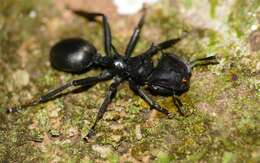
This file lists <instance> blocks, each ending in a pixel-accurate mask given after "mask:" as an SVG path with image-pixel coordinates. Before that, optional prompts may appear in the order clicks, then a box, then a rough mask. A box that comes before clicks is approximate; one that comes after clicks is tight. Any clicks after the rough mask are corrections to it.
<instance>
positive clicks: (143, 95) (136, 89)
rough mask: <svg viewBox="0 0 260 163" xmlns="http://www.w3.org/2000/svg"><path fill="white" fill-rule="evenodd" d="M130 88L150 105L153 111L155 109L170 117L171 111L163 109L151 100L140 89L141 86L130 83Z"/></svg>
mask: <svg viewBox="0 0 260 163" xmlns="http://www.w3.org/2000/svg"><path fill="white" fill-rule="evenodd" d="M130 88H131V89H132V90H133V91H134V92H135V93H136V94H137V95H138V96H140V97H141V98H142V99H143V100H144V101H145V102H147V103H148V104H149V106H150V107H151V109H155V110H157V111H159V112H161V113H163V114H166V115H168V116H169V115H170V113H169V111H168V110H167V109H165V108H162V107H161V106H160V105H159V104H157V102H155V101H154V100H153V99H152V98H150V97H149V96H148V95H146V94H145V92H144V91H143V90H142V89H141V88H140V86H139V85H136V84H134V83H130Z"/></svg>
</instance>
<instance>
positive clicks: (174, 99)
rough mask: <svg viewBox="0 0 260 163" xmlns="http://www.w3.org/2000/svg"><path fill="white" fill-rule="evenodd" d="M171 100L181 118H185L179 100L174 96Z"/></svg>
mask: <svg viewBox="0 0 260 163" xmlns="http://www.w3.org/2000/svg"><path fill="white" fill-rule="evenodd" d="M172 99H173V103H174V105H175V106H176V107H177V109H178V111H179V113H180V114H181V115H182V116H185V114H184V110H183V104H182V102H181V100H180V99H179V98H178V97H176V96H175V95H173V97H172Z"/></svg>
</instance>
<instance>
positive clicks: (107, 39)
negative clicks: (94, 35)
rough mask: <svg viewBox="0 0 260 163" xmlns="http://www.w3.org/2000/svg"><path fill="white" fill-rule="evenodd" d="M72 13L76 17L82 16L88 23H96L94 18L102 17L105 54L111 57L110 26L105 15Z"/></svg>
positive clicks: (82, 12)
mask: <svg viewBox="0 0 260 163" xmlns="http://www.w3.org/2000/svg"><path fill="white" fill-rule="evenodd" d="M72 11H73V12H74V14H76V15H78V16H82V17H84V18H86V19H87V20H89V21H95V22H97V20H96V17H98V16H101V17H102V22H103V30H104V48H105V52H106V54H107V55H108V56H112V54H111V50H112V36H111V30H110V26H109V23H108V19H107V17H106V15H104V14H102V13H99V12H85V11H82V10H72Z"/></svg>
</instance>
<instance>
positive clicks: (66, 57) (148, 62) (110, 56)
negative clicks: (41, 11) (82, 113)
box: [7, 10, 217, 140]
mask: <svg viewBox="0 0 260 163" xmlns="http://www.w3.org/2000/svg"><path fill="white" fill-rule="evenodd" d="M73 12H74V13H75V14H76V15H79V16H82V17H84V18H86V19H87V20H89V21H95V22H97V19H96V18H98V17H101V18H102V24H103V30H104V49H105V56H102V55H101V54H99V53H98V52H97V49H96V48H95V47H94V46H93V45H92V44H91V43H90V42H88V41H86V40H84V39H82V38H69V39H64V40H61V41H59V42H58V43H56V44H55V45H54V46H53V47H52V48H51V51H50V62H51V65H52V67H54V68H56V69H58V70H61V71H64V72H69V73H76V74H78V73H85V72H87V71H88V70H90V69H91V68H97V67H99V68H101V69H102V72H101V73H100V74H99V75H98V76H94V77H87V78H84V79H78V80H73V81H71V82H68V83H66V84H64V85H61V86H59V87H58V88H56V89H53V90H51V91H49V92H47V93H46V94H44V95H42V96H40V98H38V99H36V100H33V101H31V102H29V103H26V104H23V105H20V106H16V107H11V108H8V109H7V112H8V113H13V112H17V111H19V110H20V109H22V108H25V107H29V106H33V105H37V104H39V103H44V102H46V101H49V100H51V99H54V97H57V96H58V95H60V93H61V92H62V91H64V90H65V89H67V88H69V87H80V88H81V87H91V86H94V85H95V84H97V83H98V82H101V81H106V80H110V79H112V80H113V82H112V84H111V85H110V87H109V89H108V91H107V94H106V97H105V99H104V102H103V103H102V105H101V107H100V109H99V111H98V113H97V117H96V120H95V122H94V124H93V126H92V127H91V128H90V130H89V131H88V134H87V135H86V136H85V137H84V139H85V140H88V138H90V137H91V136H92V135H93V134H94V129H95V127H96V125H97V123H98V121H100V120H101V119H102V117H103V115H104V113H105V112H106V111H107V107H108V105H109V104H110V103H111V101H112V99H113V98H114V97H115V94H116V92H117V87H118V86H119V85H120V84H121V83H122V82H123V81H127V82H128V84H129V86H130V88H131V90H133V91H134V92H135V93H136V94H137V95H138V96H140V97H141V98H142V99H143V100H144V101H146V102H147V103H148V104H149V106H150V107H151V109H155V110H157V111H159V112H161V113H163V114H166V115H170V113H169V111H168V110H167V109H165V108H162V107H161V106H160V105H158V104H157V103H156V102H155V101H154V100H153V99H152V98H150V97H149V96H148V95H147V94H146V93H145V92H144V91H143V89H142V86H147V87H148V88H149V91H150V92H152V93H155V94H158V95H162V96H172V98H173V102H174V104H175V105H176V107H177V108H178V110H179V112H180V113H181V114H183V112H182V103H181V101H180V99H179V98H178V97H177V96H180V95H181V94H183V93H185V92H187V91H188V90H189V87H190V78H191V70H192V68H194V67H195V66H198V65H209V64H216V63H217V61H216V57H215V56H211V57H206V58H201V59H196V60H194V61H191V62H186V61H183V60H181V59H180V58H179V57H177V56H176V55H175V54H173V53H164V52H163V50H165V49H167V48H169V47H171V46H173V45H174V44H176V43H178V42H179V41H180V40H181V39H182V38H183V37H184V36H183V37H180V38H176V39H170V40H166V41H164V42H161V43H159V44H156V45H154V44H152V45H151V47H150V48H148V49H147V50H146V51H145V52H143V53H142V54H140V55H138V56H135V57H131V55H132V53H133V51H134V49H135V47H136V44H137V42H138V40H139V36H140V32H141V29H142V27H143V24H144V19H145V12H144V13H143V15H142V17H141V19H140V20H139V23H138V25H137V26H136V27H135V29H134V31H133V34H132V36H131V38H130V41H129V43H128V45H127V48H126V50H125V52H124V55H120V54H119V53H118V52H117V50H116V48H115V47H114V46H113V44H112V39H111V31H110V26H109V23H108V19H107V17H106V15H104V14H102V13H98V12H97V13H96V12H84V11H80V10H74V11H73ZM159 52H162V53H163V54H162V57H161V58H160V60H159V62H158V64H157V65H156V66H155V65H154V64H153V61H152V57H153V56H154V55H156V54H158V53H159Z"/></svg>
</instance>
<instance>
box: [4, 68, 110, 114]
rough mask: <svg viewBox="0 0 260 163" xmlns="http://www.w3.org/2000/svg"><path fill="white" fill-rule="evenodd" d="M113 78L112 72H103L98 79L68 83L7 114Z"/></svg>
mask: <svg viewBox="0 0 260 163" xmlns="http://www.w3.org/2000/svg"><path fill="white" fill-rule="evenodd" d="M111 77H112V74H111V73H110V72H108V71H103V72H102V73H101V74H100V75H99V76H96V77H88V78H85V79H79V80H73V81H71V82H68V83H66V84H63V85H61V86H59V87H58V88H56V89H53V90H51V91H49V92H48V93H46V94H44V95H42V96H40V97H39V98H38V99H36V100H32V101H29V102H27V103H25V104H22V105H19V106H16V107H11V108H7V109H6V112H7V113H14V112H17V111H19V110H21V109H23V108H26V107H29V106H33V105H37V104H39V103H44V102H47V101H49V100H51V99H52V98H54V97H56V95H58V94H59V93H61V92H62V91H64V90H65V89H67V88H70V87H77V86H92V85H95V84H96V83H97V82H99V81H103V80H108V79H110V78H111Z"/></svg>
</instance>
